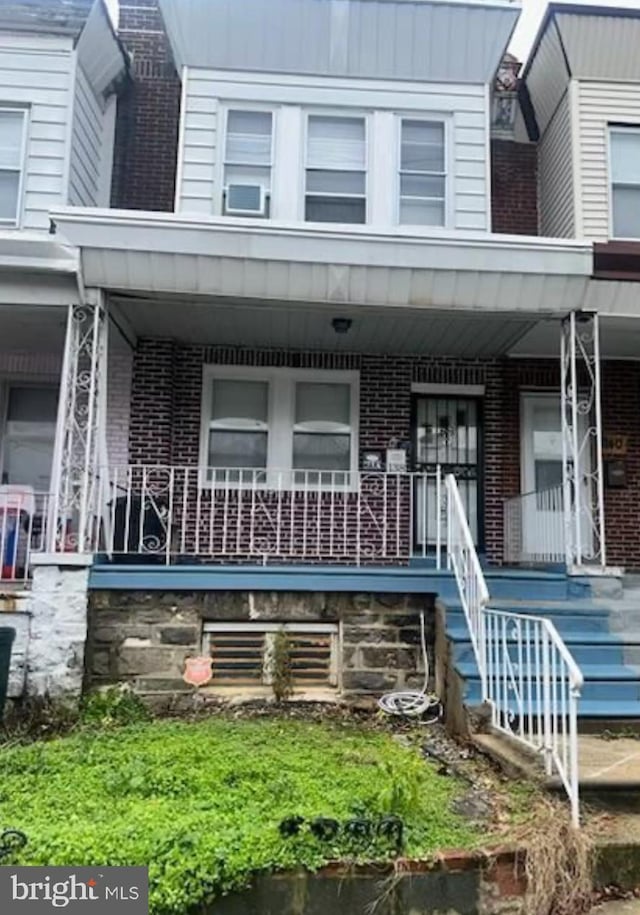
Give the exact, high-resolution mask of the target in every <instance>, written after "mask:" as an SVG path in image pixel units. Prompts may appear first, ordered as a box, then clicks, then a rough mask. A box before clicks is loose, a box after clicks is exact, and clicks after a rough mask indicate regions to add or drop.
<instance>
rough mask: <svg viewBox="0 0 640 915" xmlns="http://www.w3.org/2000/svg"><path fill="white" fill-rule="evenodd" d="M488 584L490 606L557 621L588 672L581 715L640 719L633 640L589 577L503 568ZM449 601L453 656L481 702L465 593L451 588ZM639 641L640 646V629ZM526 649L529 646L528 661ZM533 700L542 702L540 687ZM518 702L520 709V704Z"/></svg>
mask: <svg viewBox="0 0 640 915" xmlns="http://www.w3.org/2000/svg"><path fill="white" fill-rule="evenodd" d="M487 584H488V587H489V592H490V600H489V606H490V607H492V608H494V609H496V610H504V611H506V612H511V613H520V614H525V615H530V616H541V617H546V618H548V619H550V620H552V621H553V623H554V625H555V627H556V629H557V630H558V632H559V633H560V635H561V636H562V638H563V639H564V641H565V643H566V645H567V647H568V649H569V650H570V651H571V653H572V655H573V657H574V659H575V661H576V663H577V664H578V665H579V666H580V668H581V671H582V674H583V677H584V686H583V690H582V696H581V698H580V700H579V704H578V715H579V717H580V718H591V719H594V718H606V719H610V720H615V719H617V718H621V719H627V720H628V719H638V720H640V668H636V667H633V666H631V665H627V664H625V663H624V659H625V646H627V645H630V644H632V643H630V642H629V639H628V637H627V638H626V639H625V640H624V641H623V640H622V639H621V638H620V636H619V635H618V634H617V633H615V632H612V631H611V629H610V617H611V613H610V611H609V609H608V606H607V603H606V601H604V600H599V601H594V600H592V599H591V592H590V587H589V584H588V582H587V581H585V580H575V579H568V578H567V576H565V575H563V574H561V573H557V572H555V573H544V572H538V573H532V572H527V571H523V572H513V571H511V570H502V571H492V572H489V573H487ZM443 603H444V604H445V607H446V611H447V616H446V630H447V636H448V638H449V641H450V645H451V651H452V657H453V662H454V664H455V667H456V670H457V672H458V673H459V675H460V676H461V677H462V678H463V679H464V681H465V687H464V689H465V693H464V696H465V703H466V704H467V705H469V706H476V705H478V704H479V703H480V701H481V698H482V697H481V689H480V679H479V675H478V669H477V665H476V662H475V657H474V654H473V648H472V646H471V641H470V638H469V631H468V628H467V623H466V620H465V617H464V613H463V610H462V606H461V604H460V598H459V595H457V594H454V595H451V594H450V593H449V594H448V597H447V598H446V599H444V600H443ZM633 644H634V645H637V646H640V633H639V634H638V639H637V642H636V641H635V639H634V640H633ZM510 647H512V651H511V657H512V659H513V660H514V661H517V660H518V655H517V650H516V648H515V646H510ZM526 654H527V652H526V649H525V650H524V652H523V663H524V664H525V665H526V663H527V658H526ZM531 702H532V704H533V705H534V706H536V705H537V696H536V695H535V693H534V695H532V697H531ZM512 705H513V707H512V711H514V713H515V712H517V706H516V704H515V703H513V704H512ZM534 710H535V709H534Z"/></svg>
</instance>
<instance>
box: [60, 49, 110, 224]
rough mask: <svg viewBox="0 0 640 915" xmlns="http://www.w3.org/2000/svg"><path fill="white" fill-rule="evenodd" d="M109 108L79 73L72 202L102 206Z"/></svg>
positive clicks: (81, 71) (72, 145) (78, 204)
mask: <svg viewBox="0 0 640 915" xmlns="http://www.w3.org/2000/svg"><path fill="white" fill-rule="evenodd" d="M104 117H105V106H104V102H103V101H102V100H100V99H98V98H97V97H96V94H95V93H94V91H93V89H92V87H91V85H90V84H89V81H88V79H87V76H86V74H85V72H84V70H83V69H82V67H80V66H78V68H77V70H76V81H75V94H74V103H73V128H72V136H71V162H70V169H69V203H70V204H71V205H72V206H88V207H90V206H98V205H99V204H101V203H103V204H106V205H108V201H106V200H100V196H101V195H100V188H101V168H102V156H103V129H104Z"/></svg>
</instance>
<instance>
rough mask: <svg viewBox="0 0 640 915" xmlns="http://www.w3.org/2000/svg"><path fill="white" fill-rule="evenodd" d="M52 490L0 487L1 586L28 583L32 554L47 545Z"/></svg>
mask: <svg viewBox="0 0 640 915" xmlns="http://www.w3.org/2000/svg"><path fill="white" fill-rule="evenodd" d="M50 505H51V495H50V493H34V492H33V490H31V489H28V488H20V487H17V486H0V587H1V586H2V585H3V584H8V583H12V584H13V583H22V584H24V583H26V582H27V581H28V579H29V578H30V575H31V556H32V555H33V554H34V553H42V552H44V551H45V550H46V547H47V530H48V524H49V517H50Z"/></svg>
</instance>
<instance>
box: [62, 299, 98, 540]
mask: <svg viewBox="0 0 640 915" xmlns="http://www.w3.org/2000/svg"><path fill="white" fill-rule="evenodd" d="M107 328H108V318H107V313H106V309H105V305H104V300H103V295H102V292H101V291H100V290H87V301H86V302H85V303H83V304H77V305H70V306H69V310H68V315H67V331H66V338H65V349H64V359H63V366H62V376H61V381H60V400H59V404H58V420H57V427H56V445H55V449H54V460H53V468H52V475H51V476H52V486H51V489H52V507H51V514H50V523H49V544H48V548H49V550H50V551H51V552H63V551H64V552H69V551H74V552H78V553H88V552H92V551H93V550H94V549H95V548H96V537H97V528H98V522H99V517H100V506H99V504H98V503H99V497H100V496H99V490H100V486H99V467H100V462H101V456H102V453H103V450H104V443H105V441H106V431H105V430H106V425H105V424H106V384H107V372H106V365H107V362H106V360H107Z"/></svg>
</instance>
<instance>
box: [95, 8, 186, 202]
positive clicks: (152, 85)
mask: <svg viewBox="0 0 640 915" xmlns="http://www.w3.org/2000/svg"><path fill="white" fill-rule="evenodd" d="M118 35H119V37H120V39H121V41H122V43H123V44H124V46H125V48H126V49H127V51H128V52H129V54H130V56H131V74H132V80H131V82H130V84H129V86H128V88H127V90H126V91H125V92H124V93H123V94H122V96H121V97H120V99H119V100H118V112H117V120H116V137H115V150H114V163H113V181H112V186H111V205H112V206H114V207H118V208H122V209H133V210H162V211H167V212H172V211H173V209H174V198H175V182H176V167H177V160H178V129H179V120H180V78H179V76H178V74H177V73H176V69H175V66H174V63H173V58H172V55H171V48H170V46H169V40H168V38H167V34H166V31H165V28H164V22H163V21H162V16H161V14H160V10H159V8H158V3H157V0H120V19H119V25H118Z"/></svg>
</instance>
